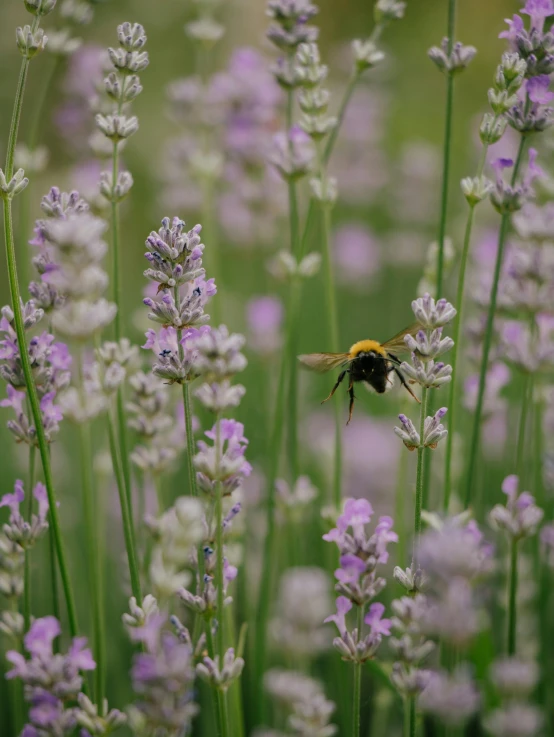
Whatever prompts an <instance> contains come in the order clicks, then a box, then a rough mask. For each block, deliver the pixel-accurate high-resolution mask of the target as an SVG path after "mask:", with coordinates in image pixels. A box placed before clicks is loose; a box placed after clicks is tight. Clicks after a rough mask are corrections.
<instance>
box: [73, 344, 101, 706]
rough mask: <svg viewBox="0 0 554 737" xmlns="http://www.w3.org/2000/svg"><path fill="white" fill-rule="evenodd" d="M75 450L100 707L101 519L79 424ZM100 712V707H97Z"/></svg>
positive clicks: (85, 429)
mask: <svg viewBox="0 0 554 737" xmlns="http://www.w3.org/2000/svg"><path fill="white" fill-rule="evenodd" d="M78 361H79V389H80V391H81V394H82V402H83V405H84V404H85V402H86V397H84V394H85V392H86V387H85V384H84V372H83V355H82V353H81V355H80V356H79V357H78ZM79 446H80V447H79V450H80V458H79V460H80V466H81V486H82V492H83V515H84V523H85V539H86V547H87V563H88V575H89V585H90V591H91V596H90V599H91V606H92V623H93V634H94V637H93V643H94V658H95V662H96V671H95V674H94V678H95V689H94V697H95V700H96V703H97V704H99V705H103V703H104V698H105V690H106V659H105V653H106V644H105V629H104V611H103V596H102V582H101V576H100V570H101V565H102V560H103V549H104V546H103V541H102V538H101V536H100V535H98V534H97V532H98V521H99V520H100V519H102V517H103V514H102V511H103V510H102V509H101V508H100V506H99V504H98V499H99V496H98V494H97V493H96V494H95V490H94V470H93V463H92V441H91V436H90V425H89V424H88V423H85V422H82V423H80V425H79ZM101 708H102V707H101Z"/></svg>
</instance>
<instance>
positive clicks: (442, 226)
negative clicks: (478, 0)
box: [436, 0, 456, 299]
mask: <svg viewBox="0 0 554 737" xmlns="http://www.w3.org/2000/svg"><path fill="white" fill-rule="evenodd" d="M455 23H456V0H449V2H448V53H449V54H451V53H452V47H453V44H454V26H455ZM453 103H454V75H453V74H452V73H448V74H447V76H446V114H445V120H444V148H443V159H442V192H441V209H440V220H439V237H438V254H437V295H436V297H437V299H439V298H440V297H442V291H443V279H444V239H445V236H446V218H447V214H448V180H449V175H450V156H451V150H452V110H453Z"/></svg>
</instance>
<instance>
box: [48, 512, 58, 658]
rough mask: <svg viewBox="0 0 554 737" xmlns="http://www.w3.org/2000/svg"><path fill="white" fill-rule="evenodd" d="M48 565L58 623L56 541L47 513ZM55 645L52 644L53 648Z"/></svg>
mask: <svg viewBox="0 0 554 737" xmlns="http://www.w3.org/2000/svg"><path fill="white" fill-rule="evenodd" d="M48 523H49V526H50V529H49V530H48V563H49V566H50V583H51V586H52V614H53V615H54V616H55V617H56V619H57V620H58V622H59V621H60V603H59V593H58V571H57V570H56V541H55V540H54V535H53V533H52V515H51V514H50V513H48ZM55 645H56V643H54V646H55Z"/></svg>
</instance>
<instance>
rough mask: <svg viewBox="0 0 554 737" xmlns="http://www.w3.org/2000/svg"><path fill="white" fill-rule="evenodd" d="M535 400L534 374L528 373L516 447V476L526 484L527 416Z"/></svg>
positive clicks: (525, 380)
mask: <svg viewBox="0 0 554 737" xmlns="http://www.w3.org/2000/svg"><path fill="white" fill-rule="evenodd" d="M532 401H533V376H532V374H530V373H526V374H525V376H524V386H523V392H522V401H521V409H520V414H519V425H518V430H517V448H516V467H515V468H516V471H515V472H516V476H519V478H520V483H521V484H524V483H525V479H524V478H523V476H524V470H525V440H526V436H525V432H526V429H527V418H528V417H529V407H530V405H531V403H532Z"/></svg>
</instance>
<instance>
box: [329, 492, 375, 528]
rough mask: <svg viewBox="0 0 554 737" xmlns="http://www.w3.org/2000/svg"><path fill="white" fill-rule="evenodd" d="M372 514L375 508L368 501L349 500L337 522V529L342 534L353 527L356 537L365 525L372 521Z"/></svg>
mask: <svg viewBox="0 0 554 737" xmlns="http://www.w3.org/2000/svg"><path fill="white" fill-rule="evenodd" d="M372 514H373V507H372V506H371V504H370V503H369V502H368V501H367V499H347V500H346V502H345V504H344V511H343V513H342V514H341V516H340V517H339V518H338V520H337V527H338V528H339V530H340V531H341V532H345V531H346V530H347V529H348V527H352V529H353V530H354V535H356V534H357V533H359V531H360V529H361V528H363V526H364V525H367V524H368V523H369V522H370V521H371V516H372Z"/></svg>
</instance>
